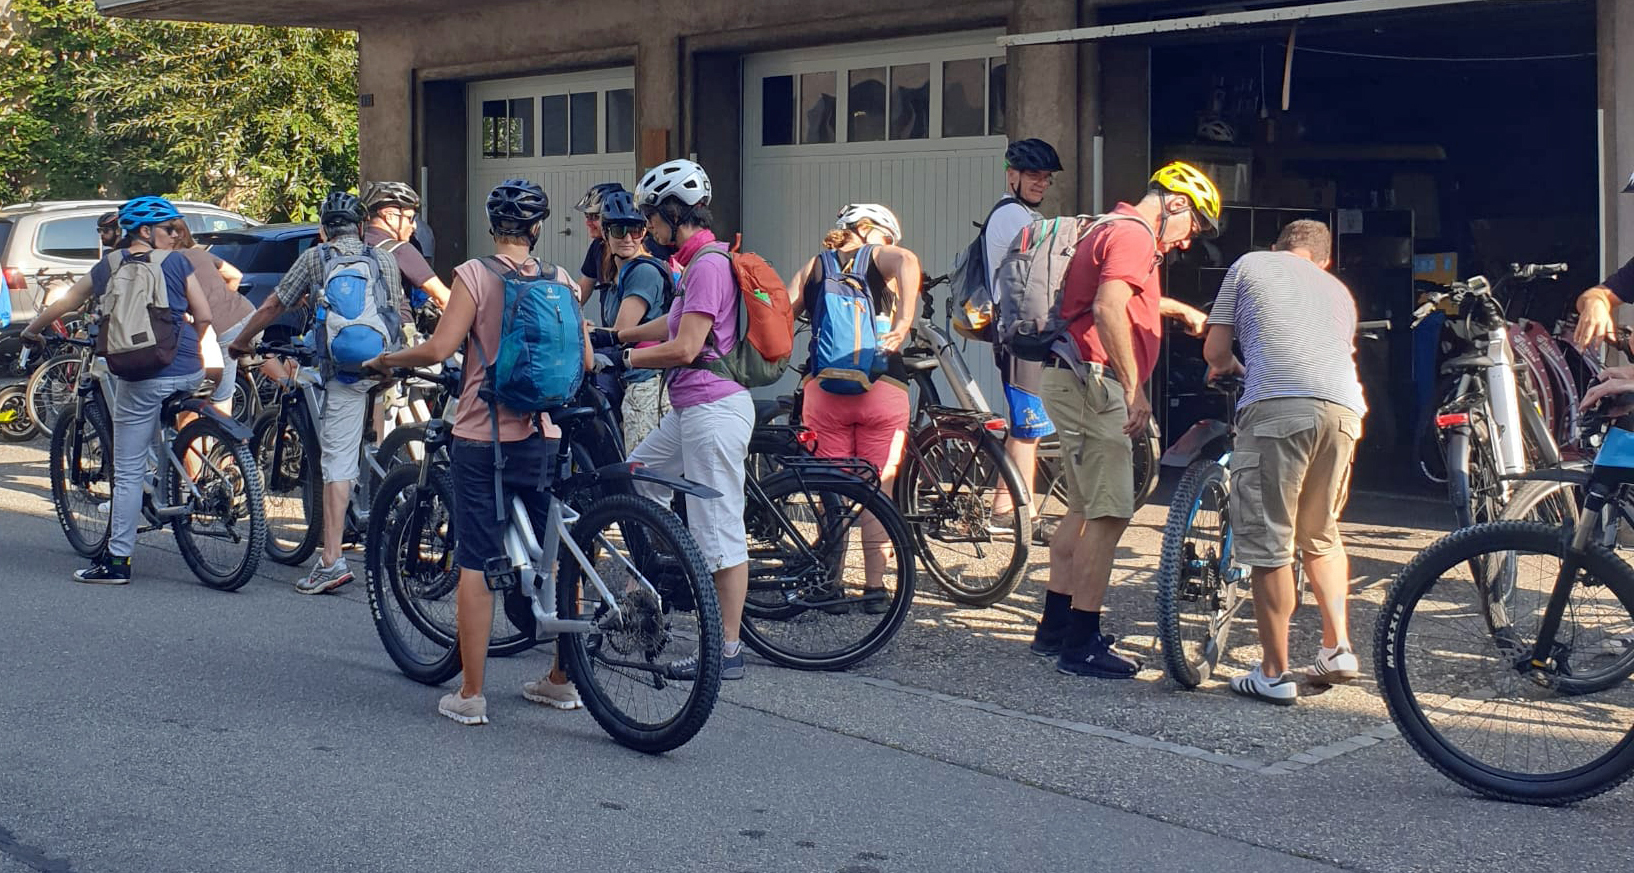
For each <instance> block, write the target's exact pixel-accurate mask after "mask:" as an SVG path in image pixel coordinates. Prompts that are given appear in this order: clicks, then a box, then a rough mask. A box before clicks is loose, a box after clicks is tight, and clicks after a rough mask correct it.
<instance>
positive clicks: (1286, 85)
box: [1282, 22, 1299, 112]
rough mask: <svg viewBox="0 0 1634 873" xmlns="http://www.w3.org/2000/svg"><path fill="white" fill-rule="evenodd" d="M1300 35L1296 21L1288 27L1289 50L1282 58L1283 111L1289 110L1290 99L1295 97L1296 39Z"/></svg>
mask: <svg viewBox="0 0 1634 873" xmlns="http://www.w3.org/2000/svg"><path fill="white" fill-rule="evenodd" d="M1298 36H1299V24H1298V22H1295V23H1294V26H1293V27H1290V28H1288V52H1287V54H1286V55H1285V56H1284V57H1283V59H1282V111H1283V112H1287V111H1288V101H1289V100H1290V99H1292V97H1293V86H1294V41H1295V40H1296V39H1297V38H1298Z"/></svg>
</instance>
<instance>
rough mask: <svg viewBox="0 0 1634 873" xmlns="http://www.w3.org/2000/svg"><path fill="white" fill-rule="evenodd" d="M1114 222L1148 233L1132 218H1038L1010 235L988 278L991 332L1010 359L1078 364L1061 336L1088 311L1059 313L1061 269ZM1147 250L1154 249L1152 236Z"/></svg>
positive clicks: (1062, 284)
mask: <svg viewBox="0 0 1634 873" xmlns="http://www.w3.org/2000/svg"><path fill="white" fill-rule="evenodd" d="M1114 221H1134V222H1138V223H1139V224H1140V226H1141V227H1144V228H1146V232H1147V233H1152V227H1151V225H1149V224H1147V223H1146V222H1145V221H1144V220H1142V219H1141V218H1140V217H1138V216H1134V215H1119V214H1112V215H1102V216H1093V215H1064V216H1061V217H1059V218H1041V219H1039V220H1038V221H1035V222H1033V223H1032V224H1029V225H1027V227H1026V228H1024V229H1022V231H1021V233H1019V234H1017V235H1016V239H1015V242H1013V243H1011V244H1010V251H1009V252H1007V253H1006V254H1005V255H1004V260H1003V261H1001V262H1000V263H999V269H998V273H997V275H995V276H994V279H993V296H994V298H995V299H996V300H997V302H998V320H997V324H996V325H995V328H996V333H997V335H998V339H999V342H1002V343H1004V345H1005V347H1006V348H1008V349H1009V350H1010V353H1011V354H1013V355H1015V356H1016V357H1017V358H1020V359H1021V360H1024V361H1047V360H1049V358H1050V356H1051V355H1052V354H1061V355H1063V356H1064V358H1065V360H1067V361H1068V362H1069V363H1071V362H1076V361H1077V360H1078V346H1077V344H1076V343H1074V342H1072V341H1071V340H1070V339H1068V338H1067V337H1066V332H1067V325H1069V324H1071V323H1072V322H1074V321H1076V320H1078V319H1079V318H1080V317H1082V316H1083V315H1084V314H1085V313H1086V312H1088V310H1087V309H1086V310H1082V311H1079V312H1074V313H1070V314H1066V315H1063V314H1062V313H1061V292H1062V289H1063V288H1064V287H1065V284H1066V278H1067V266H1068V265H1069V264H1071V263H1072V256H1073V255H1074V254H1075V253H1077V251H1078V246H1079V245H1081V244H1082V243H1083V241H1084V240H1085V239H1087V238H1088V237H1089V235H1090V233H1091V232H1093V231H1094V230H1095V229H1096V228H1098V227H1101V226H1102V225H1105V224H1108V223H1110V222H1114ZM1152 245H1153V247H1154V248H1156V246H1157V235H1156V234H1155V233H1154V234H1153V235H1152Z"/></svg>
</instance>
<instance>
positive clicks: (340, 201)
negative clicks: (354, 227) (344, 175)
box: [318, 191, 366, 225]
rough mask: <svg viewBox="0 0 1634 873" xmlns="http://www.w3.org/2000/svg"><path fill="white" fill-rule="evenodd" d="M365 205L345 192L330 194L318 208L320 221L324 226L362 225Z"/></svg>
mask: <svg viewBox="0 0 1634 873" xmlns="http://www.w3.org/2000/svg"><path fill="white" fill-rule="evenodd" d="M365 217H366V216H364V214H363V203H362V201H360V200H358V199H357V197H356V196H355V195H352V194H348V193H347V192H345V191H333V192H330V194H329V196H328V197H325V198H323V205H322V206H319V207H318V220H319V221H321V222H323V223H324V224H331V225H333V224H362V223H363V219H364V218H365Z"/></svg>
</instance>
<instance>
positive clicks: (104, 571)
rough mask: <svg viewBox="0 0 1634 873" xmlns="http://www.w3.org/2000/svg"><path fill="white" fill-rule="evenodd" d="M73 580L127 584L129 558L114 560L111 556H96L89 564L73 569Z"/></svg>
mask: <svg viewBox="0 0 1634 873" xmlns="http://www.w3.org/2000/svg"><path fill="white" fill-rule="evenodd" d="M74 581H75V582H85V583H89V584H91V585H129V584H130V559H129V558H126V559H125V560H123V561H116V560H114V559H113V558H98V559H97V560H96V562H95V563H93V564H92V565H91V566H89V567H86V568H85V569H83V570H75V571H74Z"/></svg>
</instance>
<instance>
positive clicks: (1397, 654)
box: [1374, 521, 1634, 805]
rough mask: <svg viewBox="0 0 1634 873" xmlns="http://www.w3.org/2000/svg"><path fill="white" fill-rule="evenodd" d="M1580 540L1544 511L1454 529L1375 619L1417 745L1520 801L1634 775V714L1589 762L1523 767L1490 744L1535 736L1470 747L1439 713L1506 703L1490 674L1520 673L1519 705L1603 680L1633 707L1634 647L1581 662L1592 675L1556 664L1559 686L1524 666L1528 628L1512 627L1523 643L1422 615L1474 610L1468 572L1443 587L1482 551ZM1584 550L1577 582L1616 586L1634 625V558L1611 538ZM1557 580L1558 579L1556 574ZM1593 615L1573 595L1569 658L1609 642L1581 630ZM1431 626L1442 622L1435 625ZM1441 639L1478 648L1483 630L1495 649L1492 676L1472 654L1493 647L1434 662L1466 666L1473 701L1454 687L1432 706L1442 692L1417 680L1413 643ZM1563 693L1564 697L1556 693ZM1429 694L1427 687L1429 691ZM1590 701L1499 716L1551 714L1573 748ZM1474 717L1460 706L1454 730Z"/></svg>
mask: <svg viewBox="0 0 1634 873" xmlns="http://www.w3.org/2000/svg"><path fill="white" fill-rule="evenodd" d="M1568 547H1569V538H1568V537H1567V536H1566V535H1565V534H1564V533H1563V531H1562V530H1561V529H1560V528H1558V527H1553V526H1550V525H1546V524H1542V523H1538V522H1515V521H1505V522H1496V523H1492V524H1482V525H1477V526H1475V527H1471V528H1466V529H1463V530H1458V531H1454V532H1453V533H1451V534H1448V535H1447V536H1445V537H1442V538H1441V539H1440V540H1438V541H1436V542H1435V543H1433V544H1431V545H1430V546H1429V547H1428V548H1426V549H1425V550H1424V551H1422V552H1420V553H1419V554H1418V556H1417V557H1415V558H1414V559H1413V560H1412V562H1411V563H1409V564H1408V565H1407V567H1406V569H1404V570H1403V571H1402V573H1401V575H1400V577H1398V579H1397V581H1396V583H1395V584H1394V585H1393V586H1392V587H1391V589H1390V592H1389V594H1388V595H1387V596H1386V598H1385V602H1384V606H1383V608H1382V610H1381V611H1380V613H1379V618H1378V622H1377V624H1376V626H1375V629H1374V670H1375V675H1377V676H1378V679H1379V690H1380V693H1381V694H1382V695H1383V697H1384V700H1385V704H1386V706H1387V708H1388V709H1389V711H1390V717H1391V719H1392V720H1393V721H1394V722H1395V723H1396V726H1397V727H1398V728H1399V729H1400V731H1401V735H1402V737H1403V738H1404V739H1406V740H1407V743H1408V745H1409V746H1411V747H1412V749H1413V750H1414V751H1415V752H1416V753H1418V755H1419V756H1420V757H1422V758H1424V760H1425V761H1426V762H1428V763H1429V764H1430V765H1431V766H1433V767H1435V769H1437V770H1439V771H1440V772H1441V773H1442V774H1443V775H1445V776H1446V777H1447V778H1449V779H1451V780H1453V781H1454V782H1456V783H1458V784H1459V785H1462V786H1464V787H1465V788H1468V789H1470V790H1472V791H1476V792H1478V793H1480V794H1483V795H1486V796H1488V797H1493V798H1496V799H1500V800H1506V801H1512V802H1517V803H1529V804H1542V805H1560V804H1566V803H1573V802H1576V801H1579V800H1583V799H1586V798H1589V797H1593V796H1595V795H1597V794H1600V793H1602V792H1605V791H1609V790H1611V789H1612V788H1615V787H1616V786H1617V785H1619V784H1621V783H1622V782H1624V781H1626V780H1627V779H1628V778H1629V777H1630V776H1631V775H1634V726H1630V727H1625V728H1624V729H1623V733H1622V735H1621V737H1620V738H1618V739H1616V741H1615V743H1614V744H1613V745H1611V747H1610V748H1609V749H1608V750H1607V751H1605V752H1604V753H1602V754H1600V755H1599V756H1598V757H1597V758H1595V759H1594V760H1592V761H1590V762H1588V763H1586V764H1581V765H1578V766H1572V767H1568V768H1566V769H1559V770H1553V771H1550V772H1535V771H1534V772H1525V771H1520V770H1515V769H1511V768H1510V767H1509V766H1508V765H1496V764H1493V763H1492V762H1490V761H1487V760H1483V758H1484V757H1487V756H1489V753H1496V754H1499V755H1508V754H1509V753H1510V752H1511V750H1512V749H1514V748H1516V747H1518V746H1520V745H1521V743H1522V740H1529V739H1530V738H1522V739H1520V740H1515V741H1514V742H1513V743H1511V742H1510V741H1509V739H1508V738H1506V739H1505V742H1503V743H1492V742H1487V743H1484V744H1482V746H1481V749H1480V750H1474V749H1471V748H1469V746H1470V745H1472V744H1463V743H1459V742H1457V741H1455V740H1454V739H1452V738H1450V737H1449V736H1448V735H1447V732H1446V731H1443V730H1442V729H1440V728H1438V727H1437V725H1436V724H1435V723H1434V722H1433V718H1432V717H1433V716H1439V715H1441V714H1443V713H1448V712H1457V711H1458V710H1472V709H1475V708H1479V707H1487V706H1490V707H1496V706H1498V705H1500V704H1501V703H1504V697H1505V695H1504V694H1503V693H1502V692H1503V689H1502V688H1494V687H1490V685H1489V684H1488V682H1487V679H1488V678H1490V680H1491V682H1492V683H1494V684H1496V683H1501V682H1503V681H1513V682H1514V683H1515V686H1514V687H1515V688H1517V689H1519V691H1520V692H1524V694H1522V693H1517V694H1515V695H1513V696H1514V697H1515V698H1516V699H1517V700H1519V701H1520V703H1519V705H1522V706H1524V705H1526V704H1531V705H1532V708H1533V709H1537V708H1538V707H1537V704H1539V703H1542V702H1547V701H1548V700H1551V699H1556V698H1558V699H1563V700H1564V699H1571V700H1582V699H1583V698H1584V696H1585V695H1588V694H1596V693H1599V692H1602V691H1614V692H1621V693H1622V694H1623V695H1624V703H1623V704H1621V708H1622V709H1624V710H1629V709H1634V704H1631V703H1630V702H1628V697H1630V696H1634V683H1631V682H1629V681H1628V676H1629V674H1630V673H1631V672H1634V650H1629V649H1626V648H1625V649H1623V650H1622V654H1621V655H1620V656H1619V657H1617V658H1616V659H1615V660H1614V661H1613V662H1612V663H1611V664H1610V665H1609V666H1606V667H1603V668H1602V669H1601V670H1600V672H1598V673H1588V674H1579V675H1581V676H1582V677H1583V678H1582V679H1580V680H1578V679H1572V678H1571V677H1570V676H1563V675H1562V674H1558V673H1557V674H1555V676H1554V678H1553V681H1554V682H1556V683H1558V684H1557V688H1558V691H1557V688H1549V687H1547V686H1541V685H1539V684H1537V683H1535V682H1533V681H1531V679H1530V677H1528V676H1525V675H1522V673H1521V670H1520V669H1519V668H1518V666H1517V665H1518V663H1519V661H1517V660H1516V659H1517V658H1528V657H1529V654H1528V653H1529V651H1530V649H1529V648H1528V647H1529V645H1530V641H1529V640H1527V639H1526V637H1525V636H1524V635H1523V634H1520V633H1512V634H1511V637H1510V639H1512V640H1516V641H1519V646H1520V648H1519V649H1516V648H1514V646H1513V645H1511V646H1510V647H1509V648H1508V650H1507V651H1505V649H1504V648H1503V647H1502V646H1501V640H1500V638H1499V637H1498V635H1496V634H1492V633H1490V632H1486V631H1485V630H1481V631H1479V632H1476V633H1464V634H1458V635H1449V636H1445V637H1443V636H1436V635H1434V634H1433V633H1430V632H1427V631H1425V630H1424V629H1421V628H1420V627H1419V626H1418V625H1419V624H1421V623H1432V622H1436V621H1438V620H1444V621H1449V622H1450V621H1451V620H1453V619H1454V618H1458V617H1460V616H1463V617H1467V614H1468V613H1469V612H1471V611H1472V610H1468V609H1465V608H1463V607H1462V606H1458V605H1450V604H1451V600H1450V599H1451V598H1453V597H1459V596H1461V595H1462V596H1467V594H1465V593H1464V592H1467V590H1468V588H1469V587H1470V586H1469V585H1468V583H1467V582H1466V581H1465V580H1461V579H1454V580H1451V584H1449V585H1448V586H1447V587H1446V588H1444V589H1439V592H1438V590H1437V583H1438V582H1441V581H1442V578H1443V576H1445V575H1447V574H1448V573H1451V572H1453V571H1455V570H1456V569H1457V568H1459V567H1462V566H1466V565H1472V564H1475V563H1479V562H1481V561H1483V557H1482V556H1484V555H1491V554H1494V553H1512V554H1517V555H1541V556H1548V557H1551V558H1559V557H1562V556H1564V554H1565V552H1566V551H1567V549H1568ZM1581 561H1582V567H1581V570H1580V571H1579V572H1580V573H1585V574H1586V576H1585V577H1584V578H1582V579H1580V580H1579V581H1577V582H1576V583H1575V584H1574V589H1573V593H1574V594H1577V593H1580V592H1591V593H1592V592H1598V591H1599V590H1600V589H1604V590H1605V592H1606V593H1608V594H1609V595H1611V597H1612V598H1614V600H1613V601H1612V603H1611V606H1610V608H1609V609H1608V610H1607V611H1606V612H1607V614H1608V615H1611V616H1613V617H1615V618H1618V619H1619V620H1623V619H1626V622H1625V623H1624V624H1622V625H1621V626H1619V627H1618V628H1617V631H1622V632H1626V631H1627V630H1628V629H1630V628H1634V569H1631V568H1630V567H1629V566H1628V565H1627V564H1626V563H1624V562H1623V561H1621V560H1620V559H1618V558H1617V556H1616V555H1614V554H1613V553H1611V552H1610V551H1609V550H1607V549H1605V548H1603V547H1600V546H1591V547H1590V548H1589V549H1588V550H1586V551H1585V552H1584V553H1582V555H1581ZM1539 578H1540V579H1543V578H1548V579H1551V580H1552V578H1553V577H1552V574H1551V575H1548V576H1544V575H1542V574H1540V577H1539ZM1548 591H1552V581H1551V582H1550V583H1549V587H1548ZM1548 591H1546V590H1544V588H1543V586H1542V585H1540V586H1539V592H1538V593H1539V597H1540V599H1541V600H1546V599H1547V597H1548V596H1549V593H1548ZM1443 592H1444V593H1443ZM1432 597H1433V598H1436V599H1434V601H1433V602H1432V603H1429V604H1426V603H1425V601H1426V600H1429V599H1431V598H1432ZM1421 605H1424V606H1425V607H1426V608H1425V610H1424V611H1423V612H1420V611H1419V607H1420V606H1421ZM1589 615H1590V610H1588V609H1586V608H1584V607H1583V606H1582V605H1580V604H1578V605H1574V604H1570V603H1569V604H1568V607H1567V615H1566V616H1565V618H1564V619H1563V622H1562V625H1561V631H1560V634H1561V635H1563V636H1564V638H1565V639H1567V640H1569V641H1570V643H1571V644H1572V645H1567V644H1562V645H1565V648H1564V650H1563V652H1562V654H1563V655H1564V657H1565V658H1567V659H1570V658H1574V657H1576V656H1578V655H1580V654H1587V655H1591V656H1592V655H1593V654H1595V653H1596V652H1597V645H1581V644H1580V641H1579V640H1578V636H1577V635H1578V633H1579V631H1580V629H1581V627H1583V626H1584V625H1585V624H1586V623H1587V621H1588V620H1590V619H1587V618H1585V617H1586V616H1589ZM1430 630H1431V631H1433V628H1431V629H1430ZM1561 635H1557V637H1556V641H1557V644H1560V640H1561V639H1562V636H1561ZM1611 639H1612V636H1611V635H1610V632H1607V633H1606V634H1605V635H1604V636H1602V638H1601V639H1600V643H1601V644H1603V643H1604V642H1606V641H1609V640H1611ZM1430 642H1437V643H1441V644H1444V645H1452V644H1454V643H1464V644H1465V648H1466V649H1467V648H1469V647H1470V644H1471V643H1472V642H1478V643H1479V646H1477V648H1481V649H1486V650H1487V651H1488V652H1490V653H1491V654H1493V655H1495V657H1494V658H1493V659H1492V660H1493V662H1494V666H1493V668H1492V670H1491V676H1490V677H1483V676H1481V675H1480V674H1479V673H1478V668H1477V667H1475V666H1471V664H1472V662H1475V661H1477V660H1478V659H1479V658H1480V657H1482V654H1483V653H1482V652H1480V651H1477V652H1474V653H1471V652H1469V651H1459V652H1455V653H1453V654H1452V658H1451V659H1449V660H1448V663H1449V664H1455V665H1456V669H1453V668H1452V667H1450V666H1439V667H1432V668H1429V672H1427V673H1426V678H1427V679H1433V678H1436V677H1437V676H1440V675H1456V677H1457V683H1458V686H1459V690H1460V691H1461V692H1464V693H1463V695H1462V696H1463V697H1465V698H1467V701H1464V700H1460V699H1459V697H1456V696H1449V699H1448V700H1447V701H1445V702H1442V703H1437V704H1434V705H1430V706H1427V705H1426V704H1429V703H1430V702H1431V701H1430V700H1429V699H1428V698H1429V697H1430V695H1429V693H1428V692H1427V691H1423V690H1421V689H1420V688H1418V687H1417V686H1416V685H1415V681H1414V668H1415V667H1416V666H1417V665H1418V663H1419V658H1418V657H1417V656H1412V657H1410V655H1412V651H1411V649H1412V644H1415V643H1417V644H1420V645H1425V646H1427V645H1429V643H1430ZM1582 642H1588V641H1587V640H1585V641H1582ZM1477 683H1478V684H1477ZM1426 684H1427V683H1426ZM1471 692H1473V693H1471ZM1551 693H1553V694H1555V697H1550V696H1549V695H1550V694H1551ZM1421 695H1422V696H1423V697H1424V698H1425V699H1422V700H1421V699H1420V698H1421ZM1584 709H1585V707H1582V706H1581V704H1575V705H1574V708H1573V709H1572V710H1567V711H1566V712H1563V713H1550V714H1547V715H1540V714H1538V713H1536V712H1530V713H1522V714H1519V715H1513V716H1509V717H1506V718H1503V719H1501V720H1498V721H1497V722H1495V724H1496V725H1499V726H1508V725H1516V726H1520V727H1529V728H1533V729H1536V728H1537V726H1540V725H1541V726H1546V728H1547V729H1546V731H1545V732H1546V733H1547V735H1548V736H1547V740H1548V741H1549V742H1550V744H1551V746H1552V748H1567V747H1566V746H1565V743H1566V740H1565V739H1563V738H1564V737H1566V735H1567V732H1568V731H1573V730H1581V728H1580V727H1579V725H1578V724H1574V722H1576V723H1579V724H1580V723H1581V721H1582V718H1581V717H1580V712H1581V711H1582V710H1584ZM1592 709H1593V711H1594V712H1595V715H1596V716H1597V718H1596V719H1594V722H1596V723H1597V724H1599V725H1601V726H1603V725H1605V724H1607V723H1608V722H1607V720H1606V717H1605V716H1606V713H1607V712H1608V711H1610V710H1611V709H1612V704H1610V703H1608V702H1606V701H1605V700H1604V699H1596V700H1594V706H1593V707H1592ZM1473 722H1474V716H1473V715H1472V714H1471V713H1470V712H1468V711H1465V712H1457V714H1456V716H1455V720H1451V721H1448V722H1446V726H1447V729H1448V731H1451V730H1454V729H1455V728H1456V729H1459V730H1468V729H1469V727H1470V726H1471V725H1472V724H1473ZM1625 724H1626V722H1625ZM1604 739H1605V741H1606V742H1608V743H1610V742H1611V741H1612V738H1611V737H1610V736H1609V735H1608V736H1605V737H1604ZM1568 751H1569V748H1568ZM1552 760H1553V755H1551V761H1552Z"/></svg>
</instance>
